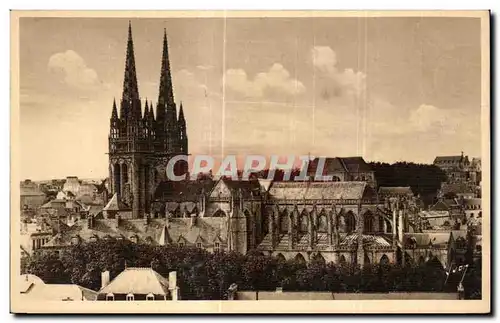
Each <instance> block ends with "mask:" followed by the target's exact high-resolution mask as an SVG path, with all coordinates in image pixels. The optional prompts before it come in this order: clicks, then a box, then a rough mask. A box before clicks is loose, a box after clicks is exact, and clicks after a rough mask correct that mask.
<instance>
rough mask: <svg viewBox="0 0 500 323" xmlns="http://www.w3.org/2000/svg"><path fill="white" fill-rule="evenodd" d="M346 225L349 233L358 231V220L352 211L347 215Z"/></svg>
mask: <svg viewBox="0 0 500 323" xmlns="http://www.w3.org/2000/svg"><path fill="white" fill-rule="evenodd" d="M345 225H346V232H347V233H351V232H353V231H355V230H356V218H355V217H354V214H353V213H352V212H351V211H349V212H347V214H346V218H345Z"/></svg>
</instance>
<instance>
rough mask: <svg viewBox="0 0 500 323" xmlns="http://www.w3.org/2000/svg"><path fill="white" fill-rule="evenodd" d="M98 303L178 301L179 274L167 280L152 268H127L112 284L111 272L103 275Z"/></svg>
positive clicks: (174, 274)
mask: <svg viewBox="0 0 500 323" xmlns="http://www.w3.org/2000/svg"><path fill="white" fill-rule="evenodd" d="M101 279H102V281H101V289H100V290H99V292H98V294H97V298H96V300H97V301H166V300H178V295H179V290H178V287H177V274H176V272H171V273H170V274H169V279H166V278H165V277H163V276H162V275H160V274H159V273H157V272H156V271H154V270H153V269H152V268H137V267H131V268H125V270H124V271H122V272H121V273H120V274H118V276H116V277H115V278H114V279H113V280H112V281H111V282H110V276H109V271H105V272H103V273H102V275H101Z"/></svg>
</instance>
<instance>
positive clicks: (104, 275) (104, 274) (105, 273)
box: [101, 270, 109, 289]
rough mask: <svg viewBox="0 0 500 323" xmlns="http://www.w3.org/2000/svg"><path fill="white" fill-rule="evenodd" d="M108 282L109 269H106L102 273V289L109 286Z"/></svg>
mask: <svg viewBox="0 0 500 323" xmlns="http://www.w3.org/2000/svg"><path fill="white" fill-rule="evenodd" d="M108 284H109V270H106V271H103V272H102V273H101V289H103V288H104V287H106V286H108Z"/></svg>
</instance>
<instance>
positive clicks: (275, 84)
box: [225, 63, 305, 97]
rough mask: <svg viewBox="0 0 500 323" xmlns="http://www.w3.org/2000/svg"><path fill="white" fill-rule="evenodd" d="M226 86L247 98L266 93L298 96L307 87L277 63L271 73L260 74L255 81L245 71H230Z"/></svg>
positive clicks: (227, 75) (227, 74)
mask: <svg viewBox="0 0 500 323" xmlns="http://www.w3.org/2000/svg"><path fill="white" fill-rule="evenodd" d="M225 85H226V86H227V87H228V88H230V89H231V90H233V91H235V92H238V93H240V94H243V95H245V96H247V97H262V96H264V94H265V93H266V91H277V92H280V93H284V94H288V95H297V94H301V93H303V92H304V91H305V86H304V84H302V82H300V81H299V80H297V79H294V78H291V77H290V73H289V72H288V71H287V70H286V69H285V68H284V67H283V65H281V64H278V63H275V64H273V66H271V68H270V69H269V71H267V72H263V73H259V74H257V75H256V76H255V78H254V79H253V80H250V79H249V78H248V75H247V73H246V72H245V71H244V70H243V69H228V70H227V71H226V75H225Z"/></svg>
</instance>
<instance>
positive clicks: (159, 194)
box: [154, 179, 216, 202]
mask: <svg viewBox="0 0 500 323" xmlns="http://www.w3.org/2000/svg"><path fill="white" fill-rule="evenodd" d="M215 183H216V182H214V181H213V180H210V179H206V180H200V181H191V180H186V181H179V182H176V181H165V182H161V183H160V184H158V186H157V188H156V190H155V194H154V196H155V199H162V200H169V201H177V202H179V201H193V202H195V201H198V199H199V198H200V196H201V194H202V193H203V192H204V194H208V193H209V192H210V191H211V190H212V188H213V187H214V186H215Z"/></svg>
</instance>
